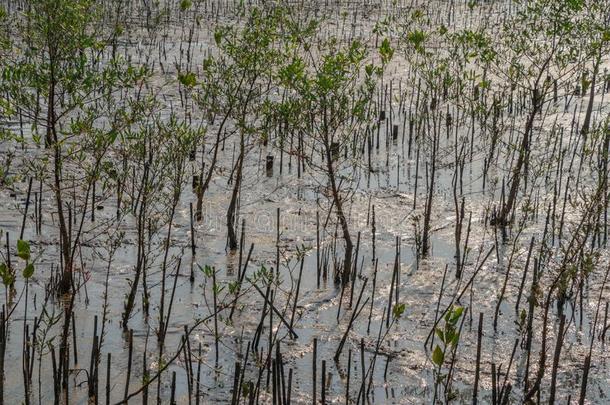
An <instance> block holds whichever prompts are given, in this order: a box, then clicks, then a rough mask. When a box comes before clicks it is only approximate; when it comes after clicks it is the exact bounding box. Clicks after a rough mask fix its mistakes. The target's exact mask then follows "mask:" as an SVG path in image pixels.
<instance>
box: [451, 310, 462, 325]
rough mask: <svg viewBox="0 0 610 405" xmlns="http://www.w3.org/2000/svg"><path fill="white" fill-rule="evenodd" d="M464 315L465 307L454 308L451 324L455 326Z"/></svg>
mask: <svg viewBox="0 0 610 405" xmlns="http://www.w3.org/2000/svg"><path fill="white" fill-rule="evenodd" d="M463 313H464V307H455V308H453V309H452V311H451V318H450V323H453V324H455V323H456V322H457V320H458V319H460V317H461V316H462V314H463Z"/></svg>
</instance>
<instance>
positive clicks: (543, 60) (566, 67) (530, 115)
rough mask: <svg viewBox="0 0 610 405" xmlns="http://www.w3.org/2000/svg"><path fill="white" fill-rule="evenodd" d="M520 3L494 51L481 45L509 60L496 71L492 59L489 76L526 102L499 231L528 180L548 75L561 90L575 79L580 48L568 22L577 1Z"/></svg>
mask: <svg viewBox="0 0 610 405" xmlns="http://www.w3.org/2000/svg"><path fill="white" fill-rule="evenodd" d="M524 5H525V6H526V8H524V9H521V10H519V11H518V12H517V13H516V14H515V15H514V17H512V18H510V19H507V21H506V23H505V24H504V25H503V27H502V36H501V37H500V38H501V41H503V42H501V43H499V44H497V48H495V49H494V48H492V49H489V48H487V46H488V45H489V44H487V45H486V46H484V47H483V50H484V51H485V52H490V51H493V52H494V54H495V55H503V56H502V60H506V61H508V66H506V67H500V66H499V65H498V62H500V63H502V62H501V61H500V60H498V59H497V58H495V57H494V58H492V61H493V63H492V64H491V65H492V66H494V72H495V73H496V74H498V75H500V77H504V79H505V80H506V81H507V82H508V83H510V84H511V85H513V86H516V88H518V89H522V90H523V91H524V92H525V94H526V95H527V97H528V99H529V100H528V101H529V102H528V110H527V113H526V118H525V122H524V124H523V131H522V135H521V140H520V141H519V142H518V145H517V147H516V149H515V153H516V154H517V158H516V161H515V162H514V163H513V165H512V167H511V172H510V173H511V174H510V178H509V183H508V192H507V196H506V199H505V201H504V202H503V203H502V205H501V207H500V210H499V212H498V214H497V217H496V218H495V219H494V223H495V224H497V225H500V226H503V227H504V226H506V225H507V224H508V223H509V222H510V217H511V213H512V211H513V209H514V208H515V206H516V203H517V198H518V192H519V188H520V185H521V181H522V180H523V179H524V178H526V177H527V173H526V170H527V168H528V166H529V159H530V155H531V153H530V149H531V147H530V145H531V139H532V136H533V133H534V132H535V122H536V118H537V116H538V115H539V113H540V112H542V110H543V107H544V105H545V104H547V103H548V102H549V101H552V97H551V96H552V88H553V83H554V82H553V81H552V80H550V77H551V76H550V75H552V76H553V77H554V79H555V80H557V81H558V82H559V83H560V87H563V83H565V82H568V81H569V80H571V78H572V76H573V75H574V66H575V64H576V63H577V62H578V58H579V56H580V52H579V50H580V44H579V43H578V40H577V39H576V38H577V35H575V34H576V31H577V28H578V25H577V24H575V23H573V15H574V13H578V12H579V11H581V10H582V7H583V4H582V2H568V3H547V2H545V1H540V0H527V1H525V2H524ZM525 10H527V12H525ZM485 48H487V49H485ZM507 68H508V69H507Z"/></svg>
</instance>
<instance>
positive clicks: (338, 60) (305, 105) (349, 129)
mask: <svg viewBox="0 0 610 405" xmlns="http://www.w3.org/2000/svg"><path fill="white" fill-rule="evenodd" d="M295 34H296V35H295V36H296V38H297V44H298V45H299V46H300V47H302V48H303V49H302V52H301V54H295V55H294V56H292V57H291V59H290V63H289V64H288V65H287V66H286V67H284V68H283V69H282V70H281V71H280V75H279V77H280V80H281V84H282V86H284V87H286V88H288V89H290V91H291V93H292V100H293V101H292V102H294V103H297V105H298V106H299V110H300V114H302V118H301V120H300V121H301V122H300V124H299V127H297V128H295V130H299V131H300V132H302V133H303V134H305V135H306V137H307V140H308V141H309V142H311V148H312V152H313V150H317V151H318V152H319V153H320V154H321V162H318V161H317V160H314V159H309V160H307V163H308V164H309V166H311V167H312V169H314V170H315V171H318V172H321V173H324V175H325V177H326V179H327V181H328V188H329V189H330V190H329V192H330V195H331V201H332V206H333V207H334V209H335V210H336V213H337V220H338V224H339V226H340V229H341V233H342V237H343V242H344V243H345V251H344V259H343V270H342V273H341V282H342V283H343V284H344V285H345V284H347V283H348V281H349V275H350V274H351V271H352V255H353V241H352V237H351V233H350V226H349V222H348V218H347V217H346V214H345V212H346V207H345V203H346V201H347V197H348V196H347V190H346V189H347V188H348V186H349V184H350V181H349V177H347V176H343V175H341V174H342V170H350V166H351V167H352V168H353V164H354V163H353V162H352V161H350V160H355V159H359V158H360V157H361V154H360V153H358V151H355V150H353V145H359V144H360V142H361V141H360V139H361V138H362V137H363V136H364V135H365V131H364V127H366V126H367V125H368V124H369V123H370V121H371V117H370V110H371V108H370V105H371V102H372V101H371V99H372V94H373V91H374V90H375V86H376V80H377V78H378V77H379V76H381V75H382V73H383V68H384V66H385V64H386V63H388V62H389V61H390V59H391V58H392V55H393V52H394V50H393V49H392V47H391V46H390V43H389V41H388V40H387V39H386V40H384V41H383V44H382V45H381V46H380V48H379V53H380V57H381V65H380V66H375V65H373V64H372V63H371V64H368V65H367V64H366V60H367V59H366V58H367V56H368V55H367V50H366V48H365V47H364V45H363V44H362V43H360V42H359V41H353V42H351V43H349V44H348V45H347V46H341V47H339V49H337V46H338V43H337V42H338V40H337V39H336V38H331V39H329V40H326V41H320V42H319V43H318V46H317V49H315V51H314V50H313V49H311V48H310V45H308V44H307V41H309V40H310V38H305V34H303V33H298V32H297V33H295ZM314 55H315V56H314ZM319 60H321V63H319ZM363 74H364V75H363ZM342 150H344V151H346V153H347V156H348V162H346V163H345V164H342V162H341V161H340V160H339V157H340V151H342ZM348 151H350V152H349V153H348ZM352 152H353V153H352ZM352 170H353V169H352ZM344 180H348V181H344ZM342 185H343V189H342Z"/></svg>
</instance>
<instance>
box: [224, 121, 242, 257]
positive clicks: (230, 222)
mask: <svg viewBox="0 0 610 405" xmlns="http://www.w3.org/2000/svg"><path fill="white" fill-rule="evenodd" d="M244 153H245V141H244V133H243V131H242V133H241V136H240V140H239V157H238V158H237V170H236V172H235V182H234V183H233V193H232V194H231V202H230V203H229V209H228V210H227V231H228V232H227V233H228V237H229V249H231V250H235V249H237V246H238V243H237V233H236V232H235V211H236V209H237V197H238V195H239V189H240V186H241V175H242V169H243V165H244Z"/></svg>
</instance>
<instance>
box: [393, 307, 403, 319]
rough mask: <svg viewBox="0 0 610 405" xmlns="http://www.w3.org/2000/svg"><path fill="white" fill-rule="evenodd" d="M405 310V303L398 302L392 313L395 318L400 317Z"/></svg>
mask: <svg viewBox="0 0 610 405" xmlns="http://www.w3.org/2000/svg"><path fill="white" fill-rule="evenodd" d="M404 312H405V304H396V305H394V308H393V309H392V315H394V318H400V316H401V315H402V314H403V313H404Z"/></svg>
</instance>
